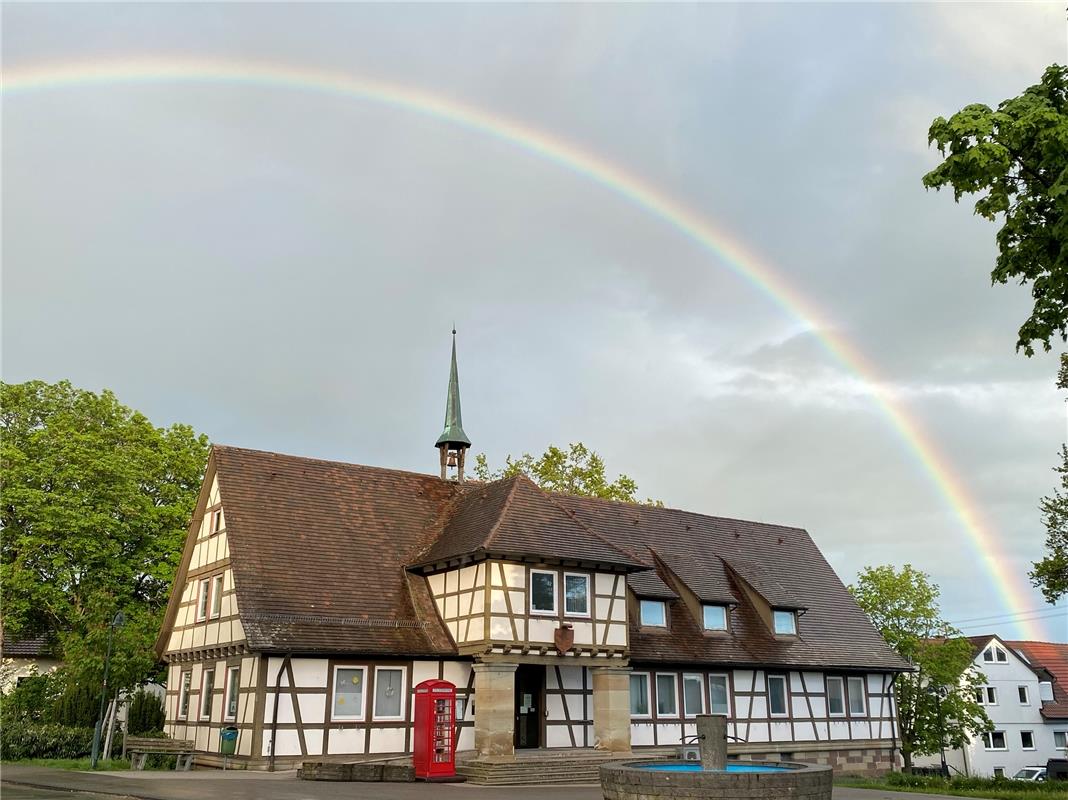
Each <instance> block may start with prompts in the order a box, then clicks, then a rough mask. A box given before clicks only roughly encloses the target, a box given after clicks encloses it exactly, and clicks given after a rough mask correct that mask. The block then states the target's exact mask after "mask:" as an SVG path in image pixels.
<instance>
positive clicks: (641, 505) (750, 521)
mask: <svg viewBox="0 0 1068 800" xmlns="http://www.w3.org/2000/svg"><path fill="white" fill-rule="evenodd" d="M543 491H546V492H549V493H550V494H554V495H558V496H560V497H572V498H575V499H576V500H582V501H589V502H593V503H603V504H604V505H613V506H626V507H628V508H635V509H644V510H649V511H654V512H655V511H675V512H677V513H679V514H685V515H686V516H688V517H703V518H705V519H715V520H720V521H722V522H741V523H743V524H745V525H762V526H764V527H767V528H783V529H784V530H788V531H804V532H805V533H808V529H807V528H802V527H800V526H799V525H785V524H783V523H781V522H761V521H759V520H755V519H742V518H741V517H721V516H718V515H716V514H705V513H703V512H701V511H692V510H688V509H685V508H676V507H675V506H664V505H661V506H657V505H651V504H649V503H641V502H635V501H633V500H614V499H611V498H608V497H593V496H591V495H588V494H572V493H571V492H557V491H550V490H548V489H545V490H543Z"/></svg>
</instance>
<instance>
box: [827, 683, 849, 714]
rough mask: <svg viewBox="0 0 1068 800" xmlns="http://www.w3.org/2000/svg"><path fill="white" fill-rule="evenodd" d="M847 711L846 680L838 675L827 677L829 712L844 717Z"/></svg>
mask: <svg viewBox="0 0 1068 800" xmlns="http://www.w3.org/2000/svg"><path fill="white" fill-rule="evenodd" d="M845 713H846V706H845V681H843V680H842V679H841V678H840V677H838V676H837V675H831V676H829V677H828V678H827V714H828V715H829V716H832V717H844V716H845Z"/></svg>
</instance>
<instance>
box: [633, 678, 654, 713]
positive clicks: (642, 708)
mask: <svg viewBox="0 0 1068 800" xmlns="http://www.w3.org/2000/svg"><path fill="white" fill-rule="evenodd" d="M630 715H631V716H632V717H648V716H649V673H648V672H632V673H631V674H630Z"/></svg>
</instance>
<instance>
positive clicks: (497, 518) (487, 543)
mask: <svg viewBox="0 0 1068 800" xmlns="http://www.w3.org/2000/svg"><path fill="white" fill-rule="evenodd" d="M471 555H479V556H485V555H499V556H512V557H520V558H522V557H525V556H538V557H552V558H556V559H560V560H569V561H579V562H584V563H589V564H602V565H606V566H616V567H621V568H624V569H648V568H649V565H647V564H643V563H641V562H639V561H638V559H637V558H636V557H635V556H633V555H631V554H629V553H626V552H623V551H622V550H620V549H618V548H616V547H615V546H614V545H613V544H612V543H611V542H610V541H608V540H607V539H605V538H604V537H602V536H599V535H598V534H597V533H596V532H594V531H592V530H590V529H589V528H587V527H586V526H584V525H583V524H581V523H579V522H576V521H575V520H574V519H573V518H572V516H571V515H570V514H569V513H568V512H567V511H566V510H565V509H564V508H563V507H562V506H561V505H560V504H559V503H557V502H556V500H555V499H554V498H553V497H552V496H551V495H549V494H546V493H545V492H543V491H542V490H541V489H539V488H538V487H537V486H536V485H535V484H534V482H533V481H531V480H530V478H528V477H526V476H525V475H517V476H515V477H512V478H506V479H504V480H500V481H495V482H494V483H490V484H485V485H482V486H477V487H472V488H468V489H466V490H465V491H463V493H462V495H461V496H460V497H459V498H458V499H457V501H456V503H455V504H454V505H453V507H452V510H451V514H450V515H449V518H448V521H447V522H446V524H445V529H444V530H443V531H442V533H441V536H439V537H438V539H437V541H435V542H434V544H432V545H431V546H430V547H429V548H427V550H426V551H425V552H424V553H422V554H420V555H419V557H418V558H417V559H416V561H417V562H418V563H419V564H434V563H442V562H448V561H449V560H451V559H455V558H459V557H461V556H471Z"/></svg>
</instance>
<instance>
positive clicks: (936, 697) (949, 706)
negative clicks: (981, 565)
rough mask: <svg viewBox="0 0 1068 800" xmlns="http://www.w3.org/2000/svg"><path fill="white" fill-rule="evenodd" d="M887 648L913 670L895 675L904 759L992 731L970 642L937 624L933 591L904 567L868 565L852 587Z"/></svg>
mask: <svg viewBox="0 0 1068 800" xmlns="http://www.w3.org/2000/svg"><path fill="white" fill-rule="evenodd" d="M849 590H850V591H851V592H852V593H853V596H854V597H855V598H856V600H857V603H858V604H859V605H860V607H861V608H863V609H864V611H865V612H867V614H868V616H869V617H870V618H871V621H872V623H873V624H874V625H875V627H876V628H877V629H878V631H879V632H880V633H881V634H882V635H883V638H884V639H886V641H887V643H888V644H889V645H890V646H891V647H892V648H893V649H894V650H895V651H897V653H898V654H899V655H900V656H902V657H903V658H904V659H906V660H907V661H909V662H910V663H911V664H912V665H913V667H914V668H915V669H914V671H913V672H905V673H902V674H900V675H898V676H897V678H896V679H895V682H894V698H895V701H896V704H897V712H898V728H899V731H898V732H899V737H900V741H901V757H902V758H903V759H904V762H905V770H906V771H911V770H912V759H913V757H914V756H923V755H933V754H935V753H937V752H939V749H940V746H941V744H942V743H944V744H945V746H946V747H947V748H962V747H964V746H965V745H966V744H967V743H968V741H969V740H970V739H971V738H973V737H975V736H978V735H980V734H982V733H983V732H985V731H988V730H992V729H993V726H992V724H991V723H990V720H989V718H988V717H987V716H986V711H985V710H984V709H983V707H982V706H981V705H979V703H978V702H977V700H976V693H977V692H978V690H979V687H981V686H983V685H984V683H985V681H986V679H985V678H984V676H983V675H982V674H981V673H979V672H977V671H976V670H975V669H973V668H972V666H973V664H972V659H973V657H974V653H973V652H972V646H971V643H970V642H968V640H967V639H964V638H961V636H960V634H959V632H958V631H957V630H955V629H954V628H953V627H952V626H950V625H949V624H948V623H947V622H945V621H944V620H942V618H941V616H940V612H939V608H938V595H939V590H938V587H937V586H936V585H935V584H933V583H931V579H930V577H929V576H928V575H926V574H925V573H923V572H920V571H919V570H916V569H913V568H912V566H911V565H909V564H906V565H905V566H904V567H902V568H901V570H900V571H898V570H895V569H894V567H892V566H881V567H866V568H865V569H863V570H862V571H861V572H860V574H859V575H858V576H857V582H856V583H855V584H854V585H852V586H850V587H849Z"/></svg>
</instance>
